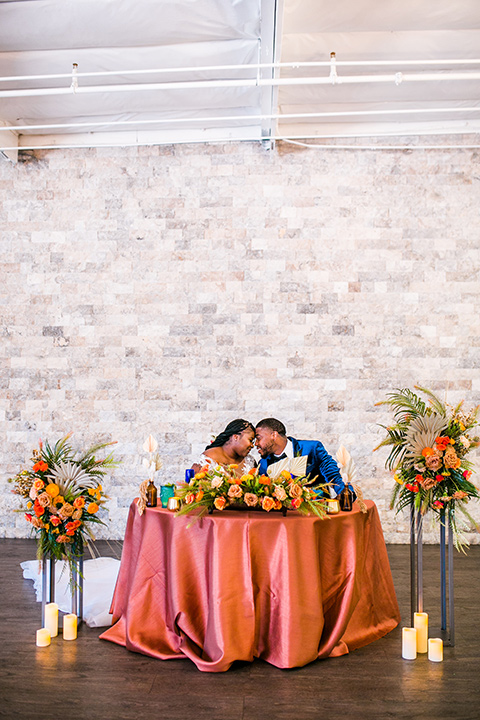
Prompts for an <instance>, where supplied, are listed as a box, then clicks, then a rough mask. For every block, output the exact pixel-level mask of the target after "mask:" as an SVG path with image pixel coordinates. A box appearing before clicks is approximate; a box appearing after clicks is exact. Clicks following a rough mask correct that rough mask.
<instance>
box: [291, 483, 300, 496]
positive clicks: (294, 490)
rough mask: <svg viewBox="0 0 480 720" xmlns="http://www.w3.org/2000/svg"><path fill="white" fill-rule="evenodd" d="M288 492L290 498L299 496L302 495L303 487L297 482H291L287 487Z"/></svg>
mask: <svg viewBox="0 0 480 720" xmlns="http://www.w3.org/2000/svg"><path fill="white" fill-rule="evenodd" d="M288 494H289V495H290V497H292V498H301V497H302V495H303V487H302V486H301V485H300V484H299V483H291V485H290V487H289V488H288Z"/></svg>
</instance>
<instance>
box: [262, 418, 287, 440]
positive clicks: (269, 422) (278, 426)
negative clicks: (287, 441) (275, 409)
mask: <svg viewBox="0 0 480 720" xmlns="http://www.w3.org/2000/svg"><path fill="white" fill-rule="evenodd" d="M258 428H268V429H269V430H271V431H272V432H277V433H278V434H279V435H283V436H284V437H286V435H287V430H286V428H285V425H284V424H283V423H282V422H280V420H276V419H275V418H264V419H263V420H260V422H259V423H257V425H256V428H255V429H258Z"/></svg>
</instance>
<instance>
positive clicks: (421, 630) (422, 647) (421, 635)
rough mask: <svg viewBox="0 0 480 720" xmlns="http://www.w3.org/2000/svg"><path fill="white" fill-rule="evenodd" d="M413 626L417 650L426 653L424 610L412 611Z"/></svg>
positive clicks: (426, 633) (425, 618)
mask: <svg viewBox="0 0 480 720" xmlns="http://www.w3.org/2000/svg"><path fill="white" fill-rule="evenodd" d="M413 626H414V627H415V628H416V630H417V652H418V653H426V652H427V650H428V615H427V613H424V612H418V613H414V616H413Z"/></svg>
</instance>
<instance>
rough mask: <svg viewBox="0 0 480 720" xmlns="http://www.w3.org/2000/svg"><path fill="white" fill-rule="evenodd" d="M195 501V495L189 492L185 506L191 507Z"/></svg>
mask: <svg viewBox="0 0 480 720" xmlns="http://www.w3.org/2000/svg"><path fill="white" fill-rule="evenodd" d="M194 500H195V493H192V492H189V493H187V494H186V495H185V504H186V505H191V504H192V503H193V501H194Z"/></svg>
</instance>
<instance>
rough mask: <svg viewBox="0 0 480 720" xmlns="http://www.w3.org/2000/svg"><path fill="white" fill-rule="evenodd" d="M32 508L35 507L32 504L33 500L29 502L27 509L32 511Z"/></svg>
mask: <svg viewBox="0 0 480 720" xmlns="http://www.w3.org/2000/svg"><path fill="white" fill-rule="evenodd" d="M32 507H33V503H32V502H31V500H29V501H28V502H27V509H28V510H30V508H32Z"/></svg>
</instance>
